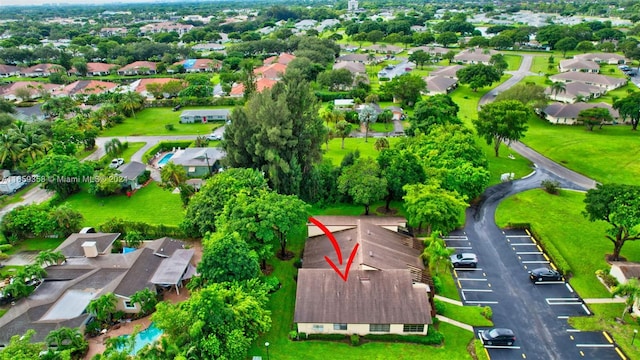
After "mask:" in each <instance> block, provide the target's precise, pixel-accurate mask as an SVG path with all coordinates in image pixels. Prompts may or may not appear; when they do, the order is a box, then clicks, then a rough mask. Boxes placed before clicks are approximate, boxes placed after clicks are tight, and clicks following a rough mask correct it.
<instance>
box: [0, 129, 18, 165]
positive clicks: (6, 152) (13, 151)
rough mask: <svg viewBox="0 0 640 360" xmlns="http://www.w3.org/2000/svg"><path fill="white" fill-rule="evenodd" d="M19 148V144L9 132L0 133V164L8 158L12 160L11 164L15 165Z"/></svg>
mask: <svg viewBox="0 0 640 360" xmlns="http://www.w3.org/2000/svg"><path fill="white" fill-rule="evenodd" d="M20 150H21V149H20V145H19V144H18V143H17V142H16V141H15V139H14V138H13V136H11V134H8V133H1V134H0V164H3V163H4V162H5V161H6V160H7V159H9V160H11V161H12V163H13V165H16V164H17V163H18V159H19V158H20Z"/></svg>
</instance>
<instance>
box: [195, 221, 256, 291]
mask: <svg viewBox="0 0 640 360" xmlns="http://www.w3.org/2000/svg"><path fill="white" fill-rule="evenodd" d="M202 242H203V244H204V249H203V252H202V260H201V261H200V262H199V263H198V272H199V273H200V275H202V277H203V278H204V279H205V280H207V281H210V282H214V283H219V282H232V281H243V280H249V279H253V278H256V277H257V276H258V274H259V273H260V265H259V264H258V255H257V254H256V252H255V251H251V250H249V246H248V245H247V243H246V242H245V241H244V240H243V239H242V238H240V235H238V233H227V234H224V233H220V232H217V233H213V234H210V233H209V234H207V235H205V237H204V238H203V239H202Z"/></svg>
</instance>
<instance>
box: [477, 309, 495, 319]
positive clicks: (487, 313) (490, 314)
mask: <svg viewBox="0 0 640 360" xmlns="http://www.w3.org/2000/svg"><path fill="white" fill-rule="evenodd" d="M480 314H482V316H484V317H485V318H486V319H487V320H491V318H492V317H493V309H491V306H485V307H483V308H482V311H481V312H480Z"/></svg>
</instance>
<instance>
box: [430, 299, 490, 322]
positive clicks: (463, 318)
mask: <svg viewBox="0 0 640 360" xmlns="http://www.w3.org/2000/svg"><path fill="white" fill-rule="evenodd" d="M436 302H440V303H441V304H442V305H438V306H442V307H443V308H444V312H443V313H442V314H440V315H442V316H445V317H448V318H449V319H453V320H457V321H460V322H462V323H465V324H468V325H471V326H493V321H491V320H488V319H487V318H486V317H484V316H483V315H482V311H483V309H484V308H482V307H480V306H458V305H454V304H450V303H448V302H444V301H439V300H437V299H436Z"/></svg>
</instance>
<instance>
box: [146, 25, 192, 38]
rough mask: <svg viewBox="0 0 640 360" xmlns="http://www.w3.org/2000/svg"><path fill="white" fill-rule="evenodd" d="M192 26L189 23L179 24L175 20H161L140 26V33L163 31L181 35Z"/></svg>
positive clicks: (147, 33) (149, 33) (148, 33)
mask: <svg viewBox="0 0 640 360" xmlns="http://www.w3.org/2000/svg"><path fill="white" fill-rule="evenodd" d="M193 28H194V26H193V25H190V24H179V23H175V22H161V23H155V24H147V25H144V26H141V27H140V33H141V34H142V35H151V34H157V33H163V32H176V33H177V34H178V35H179V36H182V35H184V34H186V33H188V32H189V31H191V30H192V29H193Z"/></svg>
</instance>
